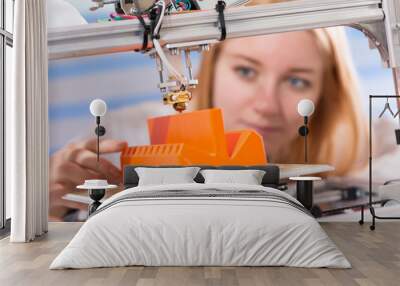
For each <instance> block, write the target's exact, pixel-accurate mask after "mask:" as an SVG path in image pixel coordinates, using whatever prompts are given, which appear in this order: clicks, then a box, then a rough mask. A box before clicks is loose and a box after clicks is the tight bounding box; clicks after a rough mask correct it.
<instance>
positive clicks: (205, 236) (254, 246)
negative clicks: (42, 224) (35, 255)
mask: <svg viewBox="0 0 400 286" xmlns="http://www.w3.org/2000/svg"><path fill="white" fill-rule="evenodd" d="M129 265H144V266H293V267H331V268H350V267H351V266H350V263H349V262H348V261H347V259H346V258H345V257H344V255H343V254H342V252H341V251H340V250H339V249H338V248H337V247H336V246H335V244H334V243H333V242H332V241H331V240H330V238H329V237H328V236H327V234H326V233H325V232H324V230H323V229H322V228H321V227H320V225H319V224H318V222H317V221H316V220H315V219H314V218H313V217H312V216H311V215H310V214H309V213H308V211H307V210H306V209H305V208H304V207H303V206H302V205H301V204H300V203H299V202H298V201H297V200H296V199H294V198H293V197H291V196H290V195H288V194H286V193H284V192H281V191H279V190H276V189H273V188H267V187H263V186H255V185H238V184H236V185H234V184H197V183H193V184H176V185H163V186H142V187H134V188H131V189H127V190H125V191H123V192H120V193H118V194H116V195H114V196H113V197H111V198H109V199H107V200H106V201H104V203H103V204H102V205H101V206H100V207H99V209H98V210H97V211H96V212H95V213H94V214H93V215H92V216H91V217H90V218H89V219H88V220H87V222H86V223H84V224H83V225H82V227H81V229H80V230H79V232H78V233H77V234H76V235H75V237H74V238H73V239H72V240H71V242H70V243H69V244H68V245H67V246H66V247H65V249H64V250H63V251H62V252H61V253H60V254H59V255H58V256H57V257H56V259H55V260H54V261H53V262H52V264H51V265H50V269H65V268H92V267H117V266H129Z"/></svg>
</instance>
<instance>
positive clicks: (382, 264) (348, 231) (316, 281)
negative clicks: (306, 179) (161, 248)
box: [0, 222, 400, 286]
mask: <svg viewBox="0 0 400 286" xmlns="http://www.w3.org/2000/svg"><path fill="white" fill-rule="evenodd" d="M80 226H81V224H79V223H51V224H50V231H49V233H48V235H46V236H44V237H43V238H41V239H39V240H37V241H35V242H33V243H29V244H10V243H9V242H8V238H6V239H3V240H1V241H0V285H1V286H8V285H10V286H17V285H29V286H30V285H32V286H34V285H52V286H59V285H60V286H61V285H68V286H81V285H82V286H87V285H96V286H97V285H137V286H138V285H140V286H147V285H149V286H150V285H167V286H179V285H227V286H231V285H232V286H234V285H246V286H247V285H255V286H261V285H290V286H292V285H329V286H331V285H346V286H351V285H366V286H367V285H368V286H369V285H385V286H390V285H396V286H398V285H400V223H399V222H379V223H378V225H377V229H376V230H375V231H374V232H372V231H370V230H369V228H368V225H364V226H359V225H358V224H357V223H322V226H323V228H324V229H325V230H326V232H327V233H328V235H329V236H330V237H331V238H332V240H333V241H334V242H335V243H336V244H337V245H338V247H339V248H340V249H341V250H342V251H343V252H344V254H345V255H346V257H347V258H348V259H349V261H350V262H351V264H352V266H353V268H352V269H349V270H342V269H305V268H289V267H123V268H101V269H88V270H51V271H50V270H48V267H49V265H50V263H51V261H52V260H53V259H54V258H55V256H56V255H57V254H58V253H59V252H60V251H61V249H62V248H63V247H64V246H65V245H66V244H67V242H68V241H69V240H70V239H71V238H72V236H73V235H74V234H75V233H76V231H77V230H78V229H79V227H80Z"/></svg>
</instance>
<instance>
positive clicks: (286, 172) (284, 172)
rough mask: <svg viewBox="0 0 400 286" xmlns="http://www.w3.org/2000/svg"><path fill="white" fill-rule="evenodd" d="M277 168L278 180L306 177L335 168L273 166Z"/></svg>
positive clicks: (298, 165)
mask: <svg viewBox="0 0 400 286" xmlns="http://www.w3.org/2000/svg"><path fill="white" fill-rule="evenodd" d="M273 165H276V166H278V167H279V169H280V170H279V171H280V172H279V179H280V180H284V179H289V178H290V177H299V176H307V175H312V174H316V173H323V172H330V171H334V170H335V168H334V167H333V166H331V165H326V164H273Z"/></svg>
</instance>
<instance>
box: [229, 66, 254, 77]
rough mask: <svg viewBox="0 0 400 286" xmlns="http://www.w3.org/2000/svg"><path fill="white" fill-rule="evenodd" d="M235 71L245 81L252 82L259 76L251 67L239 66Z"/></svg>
mask: <svg viewBox="0 0 400 286" xmlns="http://www.w3.org/2000/svg"><path fill="white" fill-rule="evenodd" d="M234 70H235V72H236V73H237V74H238V75H239V76H240V77H242V78H244V79H248V80H251V79H254V78H255V77H256V76H257V71H256V70H255V69H253V68H250V67H243V66H239V67H235V68H234Z"/></svg>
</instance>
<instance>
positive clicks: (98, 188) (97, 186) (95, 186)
mask: <svg viewBox="0 0 400 286" xmlns="http://www.w3.org/2000/svg"><path fill="white" fill-rule="evenodd" d="M116 187H117V186H116V185H109V184H108V183H107V180H85V183H84V184H83V185H80V186H77V188H78V189H85V190H87V191H88V194H89V197H90V198H91V199H92V200H93V202H92V203H91V204H90V205H89V207H88V211H89V216H90V215H91V214H92V213H94V212H95V211H96V210H97V208H98V207H99V206H100V205H101V202H100V200H101V199H102V198H103V197H104V195H105V194H106V190H108V189H114V188H116Z"/></svg>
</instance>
